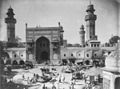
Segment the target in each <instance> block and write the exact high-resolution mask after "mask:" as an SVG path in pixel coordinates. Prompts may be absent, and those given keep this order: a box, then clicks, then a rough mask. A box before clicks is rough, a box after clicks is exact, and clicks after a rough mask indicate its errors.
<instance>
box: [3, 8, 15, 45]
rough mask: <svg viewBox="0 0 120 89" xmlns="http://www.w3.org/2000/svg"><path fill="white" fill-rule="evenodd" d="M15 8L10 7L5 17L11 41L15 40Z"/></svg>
mask: <svg viewBox="0 0 120 89" xmlns="http://www.w3.org/2000/svg"><path fill="white" fill-rule="evenodd" d="M14 15H15V14H14V12H13V9H12V8H11V7H10V8H9V9H8V12H7V18H5V23H6V24H7V40H8V42H10V43H14V42H15V23H16V19H15V18H14Z"/></svg>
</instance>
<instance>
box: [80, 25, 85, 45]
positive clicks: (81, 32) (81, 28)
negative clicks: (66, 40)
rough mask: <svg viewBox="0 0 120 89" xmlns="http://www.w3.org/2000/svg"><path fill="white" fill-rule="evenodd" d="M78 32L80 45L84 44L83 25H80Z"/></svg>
mask: <svg viewBox="0 0 120 89" xmlns="http://www.w3.org/2000/svg"><path fill="white" fill-rule="evenodd" d="M79 34H80V45H81V46H84V45H85V31H84V25H81V27H80V31H79Z"/></svg>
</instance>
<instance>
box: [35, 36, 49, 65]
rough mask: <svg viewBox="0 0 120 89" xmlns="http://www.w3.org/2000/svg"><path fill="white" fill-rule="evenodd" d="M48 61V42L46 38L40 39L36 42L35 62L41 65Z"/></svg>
mask: <svg viewBox="0 0 120 89" xmlns="http://www.w3.org/2000/svg"><path fill="white" fill-rule="evenodd" d="M49 60H50V42H49V40H48V39H47V38H46V37H40V38H38V39H37V41H36V61H37V63H43V62H47V61H49Z"/></svg>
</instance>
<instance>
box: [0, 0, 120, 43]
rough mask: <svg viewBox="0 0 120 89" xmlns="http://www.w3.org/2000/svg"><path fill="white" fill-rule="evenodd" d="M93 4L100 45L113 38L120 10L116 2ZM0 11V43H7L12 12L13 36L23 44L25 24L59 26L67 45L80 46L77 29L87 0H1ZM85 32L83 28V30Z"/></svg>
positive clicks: (95, 0) (99, 0)
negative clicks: (10, 9) (13, 14)
mask: <svg viewBox="0 0 120 89" xmlns="http://www.w3.org/2000/svg"><path fill="white" fill-rule="evenodd" d="M91 1H92V4H94V8H95V10H96V11H95V14H96V15H97V20H96V35H98V40H99V41H101V42H102V43H104V42H106V41H108V39H109V38H110V37H111V36H112V35H117V34H118V30H120V29H119V27H120V24H119V19H120V18H119V12H120V9H119V8H120V6H119V3H117V2H116V1H115V0H91ZM0 3H1V5H0V6H1V8H0V9H1V10H0V21H1V24H0V39H1V40H6V24H5V22H4V18H6V17H7V16H6V12H7V10H8V8H9V7H10V5H11V7H12V8H13V9H14V13H15V18H16V19H17V23H16V35H17V36H19V37H20V38H22V41H25V23H28V27H36V26H37V25H40V26H41V27H47V26H48V27H53V26H58V22H61V25H62V26H63V29H64V39H67V41H68V43H79V40H80V39H79V30H80V26H81V25H82V24H83V25H84V26H85V25H86V23H85V20H84V18H85V15H86V12H85V11H86V9H87V6H88V5H89V0H3V1H1V2H0ZM85 28H86V27H85Z"/></svg>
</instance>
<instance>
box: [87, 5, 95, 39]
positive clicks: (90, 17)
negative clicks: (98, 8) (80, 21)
mask: <svg viewBox="0 0 120 89" xmlns="http://www.w3.org/2000/svg"><path fill="white" fill-rule="evenodd" d="M86 12H87V15H86V16H85V21H86V41H89V40H97V36H96V35H95V21H96V19H97V16H96V15H95V14H94V12H95V9H94V6H93V5H92V4H91V3H90V5H88V7H87V10H86Z"/></svg>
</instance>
